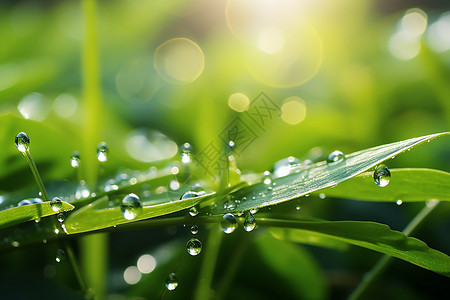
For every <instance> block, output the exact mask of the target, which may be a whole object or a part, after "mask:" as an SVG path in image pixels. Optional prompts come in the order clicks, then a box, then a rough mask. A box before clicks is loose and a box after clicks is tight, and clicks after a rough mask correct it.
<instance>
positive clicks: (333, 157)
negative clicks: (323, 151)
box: [327, 150, 345, 164]
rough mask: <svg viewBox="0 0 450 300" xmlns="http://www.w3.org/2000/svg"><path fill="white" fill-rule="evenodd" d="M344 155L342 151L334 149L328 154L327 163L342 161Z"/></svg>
mask: <svg viewBox="0 0 450 300" xmlns="http://www.w3.org/2000/svg"><path fill="white" fill-rule="evenodd" d="M344 159H345V155H344V153H342V151H339V150H335V151H333V152H331V153H330V154H329V155H328V158H327V163H328V164H336V163H340V162H342V161H344Z"/></svg>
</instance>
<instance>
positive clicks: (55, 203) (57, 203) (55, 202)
mask: <svg viewBox="0 0 450 300" xmlns="http://www.w3.org/2000/svg"><path fill="white" fill-rule="evenodd" d="M50 205H51V207H52V209H53V211H54V212H59V211H60V210H61V209H62V207H63V202H62V201H61V199H59V198H58V197H54V198H53V199H52V201H50Z"/></svg>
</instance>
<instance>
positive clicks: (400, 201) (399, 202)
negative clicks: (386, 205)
mask: <svg viewBox="0 0 450 300" xmlns="http://www.w3.org/2000/svg"><path fill="white" fill-rule="evenodd" d="M395 203H396V204H397V205H402V204H403V201H402V200H397V202H395Z"/></svg>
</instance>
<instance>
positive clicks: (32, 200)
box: [17, 198, 44, 206]
mask: <svg viewBox="0 0 450 300" xmlns="http://www.w3.org/2000/svg"><path fill="white" fill-rule="evenodd" d="M42 202H44V200H42V199H41V198H28V199H23V200H22V201H20V202H19V203H17V206H24V205H30V204H36V203H42Z"/></svg>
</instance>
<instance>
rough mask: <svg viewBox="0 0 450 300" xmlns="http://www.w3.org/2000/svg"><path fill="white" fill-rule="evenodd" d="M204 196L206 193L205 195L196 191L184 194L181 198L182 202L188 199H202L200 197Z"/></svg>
mask: <svg viewBox="0 0 450 300" xmlns="http://www.w3.org/2000/svg"><path fill="white" fill-rule="evenodd" d="M203 194H204V192H203V193H198V192H196V191H187V192H186V193H184V194H183V195H182V196H181V198H180V200H186V199H191V198H197V197H200V196H201V195H203Z"/></svg>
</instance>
